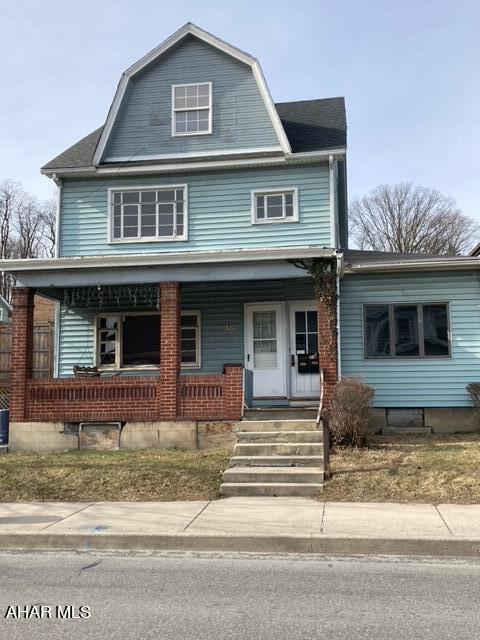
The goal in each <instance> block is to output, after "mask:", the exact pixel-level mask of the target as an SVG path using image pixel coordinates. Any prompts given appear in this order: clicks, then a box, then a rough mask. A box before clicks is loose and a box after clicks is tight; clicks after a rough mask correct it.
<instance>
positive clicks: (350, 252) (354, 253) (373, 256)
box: [343, 249, 459, 265]
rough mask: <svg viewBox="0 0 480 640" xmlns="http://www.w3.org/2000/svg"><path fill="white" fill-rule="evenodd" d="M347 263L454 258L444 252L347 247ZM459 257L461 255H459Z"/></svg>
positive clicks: (345, 256)
mask: <svg viewBox="0 0 480 640" xmlns="http://www.w3.org/2000/svg"><path fill="white" fill-rule="evenodd" d="M343 256H344V259H345V263H346V264H348V265H351V264H362V262H369V263H370V262H372V263H373V262H378V263H382V262H393V261H399V260H402V261H403V260H405V261H407V260H432V259H433V258H437V259H438V258H452V257H453V256H446V255H444V254H433V253H430V254H429V253H397V252H394V251H364V250H363V249H345V250H344V251H343ZM457 257H459V256H457Z"/></svg>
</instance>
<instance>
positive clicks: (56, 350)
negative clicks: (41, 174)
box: [52, 173, 62, 378]
mask: <svg viewBox="0 0 480 640" xmlns="http://www.w3.org/2000/svg"><path fill="white" fill-rule="evenodd" d="M52 178H53V181H54V182H55V184H56V185H57V215H56V217H55V248H54V257H55V258H59V257H60V208H61V204H62V180H61V179H60V178H59V177H58V176H57V174H56V173H54V174H53V176H52ZM60 307H61V303H60V301H58V302H56V303H55V326H54V329H53V331H54V337H53V377H54V378H58V374H59V370H60V363H59V358H60V318H61V310H60Z"/></svg>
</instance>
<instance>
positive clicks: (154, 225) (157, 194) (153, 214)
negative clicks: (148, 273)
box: [110, 185, 187, 242]
mask: <svg viewBox="0 0 480 640" xmlns="http://www.w3.org/2000/svg"><path fill="white" fill-rule="evenodd" d="M186 194H187V188H186V186H185V185H172V186H168V187H163V188H161V189H158V188H152V189H119V190H117V189H111V190H110V216H111V217H110V228H111V234H110V240H111V242H138V241H141V242H145V241H155V240H186V239H187V218H186V216H187V211H186Z"/></svg>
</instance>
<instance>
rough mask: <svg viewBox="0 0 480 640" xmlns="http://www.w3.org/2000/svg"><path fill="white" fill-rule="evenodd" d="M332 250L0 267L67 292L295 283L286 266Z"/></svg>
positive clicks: (24, 280)
mask: <svg viewBox="0 0 480 640" xmlns="http://www.w3.org/2000/svg"><path fill="white" fill-rule="evenodd" d="M334 255H335V250H334V249H331V248H321V247H295V248H273V249H255V250H247V249H238V250H233V251H214V252H204V251H202V252H198V251H184V252H172V253H162V254H149V255H145V254H139V255H117V256H85V257H81V258H77V257H74V258H52V259H45V260H40V259H32V258H28V259H20V260H3V261H0V270H1V271H6V272H9V273H13V274H15V275H16V277H17V283H18V284H19V285H23V286H28V287H36V288H39V287H69V286H89V285H97V284H136V283H154V282H155V283H158V282H168V281H175V282H205V281H222V280H223V281H225V280H227V281H228V280H263V279H272V278H295V277H297V278H298V277H299V276H300V275H301V272H300V270H299V268H298V267H296V266H295V265H293V264H292V263H291V262H290V260H302V259H308V258H331V257H332V256H334Z"/></svg>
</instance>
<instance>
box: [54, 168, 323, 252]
mask: <svg viewBox="0 0 480 640" xmlns="http://www.w3.org/2000/svg"><path fill="white" fill-rule="evenodd" d="M169 184H187V185H188V225H189V230H188V240H185V241H175V242H171V241H170V242H169V241H166V242H158V243H157V242H146V243H142V242H138V243H126V244H108V237H107V233H108V230H107V216H108V206H107V203H108V188H109V187H115V188H117V187H118V188H121V187H122V186H123V187H126V186H146V187H148V186H161V185H169ZM282 187H285V188H286V187H298V198H299V222H288V223H281V222H280V223H272V224H267V225H265V224H263V225H252V224H251V192H252V190H254V189H275V188H282ZM301 245H315V246H320V247H321V246H325V247H328V246H331V238H330V216H329V180H328V166H327V165H326V164H318V165H305V166H300V167H299V166H296V167H282V168H277V167H275V168H268V169H261V170H259V169H244V170H232V171H216V172H211V173H192V174H180V175H177V174H176V175H171V174H169V175H163V176H149V177H138V176H137V177H134V178H132V177H130V178H123V177H117V178H101V179H98V180H65V181H64V184H63V189H62V209H61V216H60V255H61V256H62V257H70V256H91V255H115V254H116V255H118V254H132V253H158V252H171V251H187V250H196V251H201V250H205V251H208V250H216V249H235V248H238V249H240V248H244V249H247V248H249V249H255V248H264V247H294V246H301Z"/></svg>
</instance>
